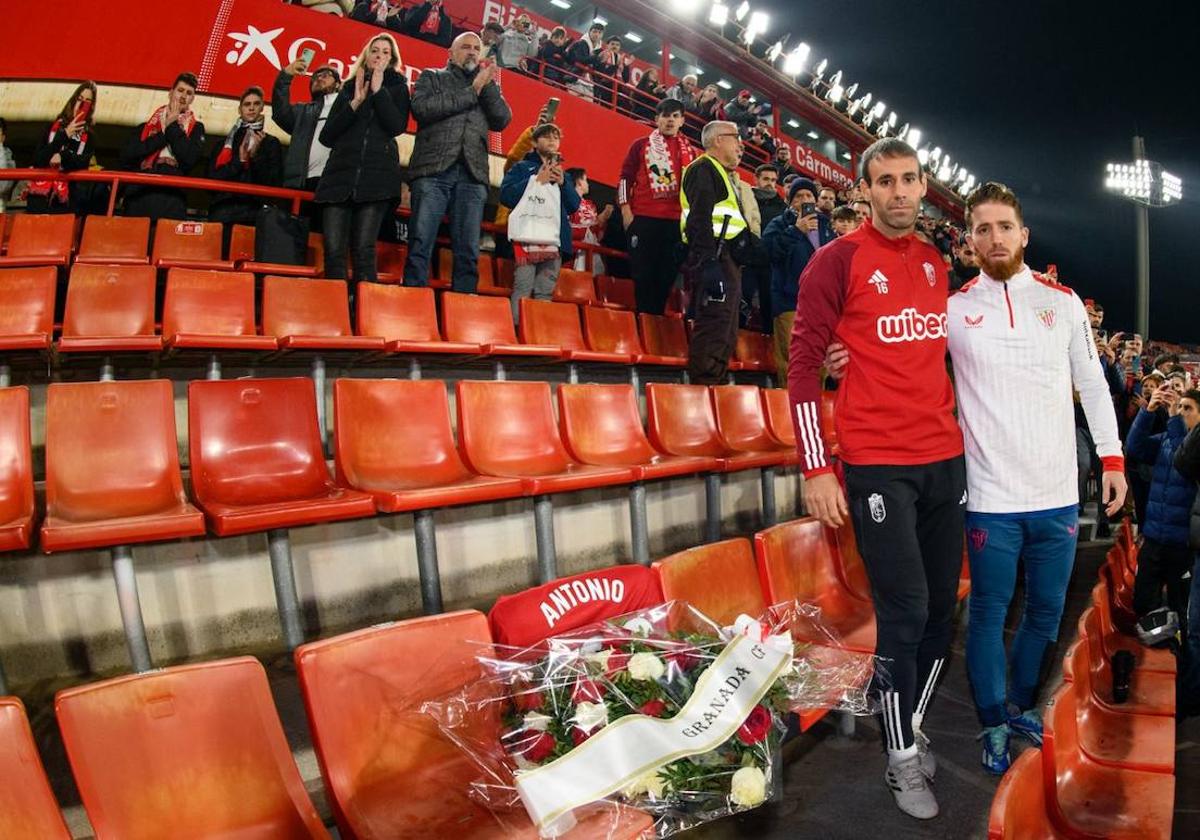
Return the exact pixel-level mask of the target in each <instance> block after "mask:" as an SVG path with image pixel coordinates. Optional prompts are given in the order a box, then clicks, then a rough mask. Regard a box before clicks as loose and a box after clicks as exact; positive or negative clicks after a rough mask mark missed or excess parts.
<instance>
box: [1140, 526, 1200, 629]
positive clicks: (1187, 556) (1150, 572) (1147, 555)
mask: <svg viewBox="0 0 1200 840" xmlns="http://www.w3.org/2000/svg"><path fill="white" fill-rule="evenodd" d="M1137 559H1138V570H1137V578H1135V579H1134V582H1133V611H1134V612H1135V613H1137V617H1138V618H1141V617H1142V616H1144V615H1146V613H1149V612H1153V611H1154V610H1156V609H1158V608H1159V607H1161V606H1163V589H1164V587H1165V588H1166V590H1167V603H1166V606H1167V607H1168V609H1172V610H1174V611H1175V612H1176V613H1177V614H1178V615H1179V620H1180V621H1184V620H1185V619H1186V618H1187V610H1188V595H1189V593H1190V592H1191V586H1192V579H1191V577H1190V576H1188V577H1185V575H1188V573H1189V572H1191V571H1192V561H1193V560H1194V559H1195V555H1194V554H1193V553H1192V550H1191V549H1190V548H1188V547H1187V546H1186V545H1167V544H1165V543H1160V542H1158V541H1157V540H1152V539H1150V538H1149V537H1146V538H1145V539H1144V540H1142V547H1141V548H1140V549H1138V558H1137Z"/></svg>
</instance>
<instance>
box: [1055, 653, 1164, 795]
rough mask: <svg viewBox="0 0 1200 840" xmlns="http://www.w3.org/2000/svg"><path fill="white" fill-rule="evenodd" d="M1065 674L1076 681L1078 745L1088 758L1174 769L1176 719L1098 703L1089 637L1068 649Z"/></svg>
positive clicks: (1147, 768) (1152, 769) (1154, 770)
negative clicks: (1141, 713) (1089, 653)
mask: <svg viewBox="0 0 1200 840" xmlns="http://www.w3.org/2000/svg"><path fill="white" fill-rule="evenodd" d="M1063 678H1064V679H1065V680H1068V681H1070V682H1073V683H1074V685H1075V700H1076V703H1077V705H1078V708H1079V716H1078V720H1077V723H1078V726H1079V745H1080V748H1081V749H1082V750H1083V752H1084V753H1085V754H1086V755H1087V757H1088V758H1090V759H1092V760H1093V761H1096V762H1099V763H1100V764H1107V765H1111V766H1113V767H1128V768H1130V769H1132V770H1145V771H1147V772H1151V773H1174V772H1175V721H1174V720H1172V719H1171V718H1167V717H1161V716H1155V715H1138V714H1127V713H1125V712H1120V711H1114V709H1113V708H1112V707H1107V706H1102V705H1100V704H1099V703H1097V702H1096V700H1095V689H1094V687H1093V686H1092V669H1091V667H1090V662H1089V659H1088V649H1087V639H1079V640H1077V641H1076V642H1075V644H1073V645H1072V646H1071V649H1070V650H1068V651H1067V655H1066V656H1065V657H1064V658H1063ZM1134 679H1136V677H1134ZM1117 708H1120V707H1119V706H1118V707H1117Z"/></svg>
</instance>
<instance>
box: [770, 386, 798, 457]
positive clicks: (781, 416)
mask: <svg viewBox="0 0 1200 840" xmlns="http://www.w3.org/2000/svg"><path fill="white" fill-rule="evenodd" d="M762 401H763V412H764V415H765V417H766V419H767V431H768V432H769V433H770V434H771V436H772V437H774V438H775V439H776V440H778V441H780V442H781V443H784V444H786V445H787V446H789V447H791V448H792V449H795V448H796V426H795V425H794V424H793V423H792V403H791V400H790V398H789V397H788V392H787V389H786V388H763V389H762ZM796 454H797V463H799V452H798V451H797V453H796Z"/></svg>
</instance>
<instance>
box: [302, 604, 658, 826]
mask: <svg viewBox="0 0 1200 840" xmlns="http://www.w3.org/2000/svg"><path fill="white" fill-rule="evenodd" d="M490 642H491V636H490V634H489V632H488V624H487V619H486V618H484V616H483V615H481V614H480V613H478V612H475V611H473V610H471V611H464V612H455V613H445V614H443V615H436V616H428V617H425V618H415V619H411V620H408V621H402V622H397V623H395V624H388V625H382V626H378V627H371V628H368V629H365V630H359V631H357V632H354V633H347V634H346V635H344V636H335V637H334V638H331V639H325V640H322V641H319V642H314V643H312V644H308V645H304V646H303V647H301V648H299V649H297V650H296V670H297V672H298V674H299V676H300V687H301V690H302V691H303V694H304V705H305V708H306V710H307V711H308V719H309V723H310V725H311V727H312V733H313V747H314V749H315V750H316V753H317V760H318V762H319V763H320V765H321V773H322V776H323V778H324V779H325V786H326V789H327V790H328V791H329V799H330V807H331V809H332V810H333V814H334V818H335V819H336V820H337V825H338V831H339V832H340V834H341V836H342V838H344V840H394V839H395V838H414V840H415V838H443V837H444V838H452V837H461V838H464V840H465V838H471V840H476V838H479V840H501V838H504V840H536V838H537V830H536V829H535V828H534V827H533V825H532V824H531V823H530V822H529V819H528V818H527V817H526V816H525V815H524V813H523V812H522V811H521V810H520V809H514V810H512V811H507V812H502V813H493V812H491V811H489V810H487V809H486V808H484V807H483V806H482V805H480V804H479V803H478V802H477V801H476V800H475V799H474V798H472V797H471V796H469V795H468V794H469V791H470V788H471V783H472V782H474V781H475V780H477V779H478V778H479V773H480V771H479V767H478V765H476V764H475V763H474V762H472V761H471V760H469V759H468V758H467V756H466V753H464V752H463V751H462V750H461V749H460V748H459V747H458V746H457V745H456V744H455V743H453V742H452V741H450V740H449V739H447V738H446V737H445V736H444V735H442V733H441V731H440V730H439V729H438V726H437V724H436V723H435V721H434V719H433V718H432V717H430V716H428V715H425V714H422V713H421V711H420V710H421V705H422V704H423V703H424V702H426V701H428V700H434V699H438V698H440V697H442V696H444V695H446V694H449V693H451V692H454V691H457V690H459V689H461V688H463V687H465V686H468V685H470V684H471V683H473V682H475V681H476V680H478V679H479V678H480V677H481V676H482V671H481V669H480V666H479V663H478V662H477V661H476V657H477V656H482V655H487V653H488V652H489V651H490V649H491V648H490ZM478 723H479V726H480V727H481V728H480V729H478V730H476V731H475V732H473V733H472V735H471V737H472V739H474V738H476V737H478V738H479V739H481V741H483V742H486V741H488V740H491V739H495V741H496V746H497V749H499V721H498V720H495V719H490V718H488V717H486V716H480V717H479V718H478ZM613 816H616V817H617V818H618V820H619V822H618V823H617V826H616V828H615V830H613V831H612V832H611V833H609V831H608V830H607V829H608V828H609V823H610V820H611V819H612V817H613ZM576 817H577V818H578V819H579V824H578V825H577V826H576V827H575V828H574V829H572V831H571V832H570V836H571V837H572V838H574V837H576V836H577V835H578V837H579V838H580V840H600V839H601V838H612V840H634V838H637V837H641V836H643V835H642V833H643V832H644V831H647V830H648V829H650V828H651V826H652V821H651V820H650V818H649V817H648V816H647V815H645V814H643V813H641V812H639V811H635V810H633V809H629V808H625V809H621V811H620V812H619V813H618V814H616V815H613V814H612V813H611V812H610V811H609V810H608V809H607V808H600V809H597V810H594V811H590V810H588V809H581V810H580V811H577V812H576Z"/></svg>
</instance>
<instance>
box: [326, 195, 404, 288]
mask: <svg viewBox="0 0 1200 840" xmlns="http://www.w3.org/2000/svg"><path fill="white" fill-rule="evenodd" d="M322 206H323V207H324V208H325V215H324V219H323V221H324V223H325V276H326V277H332V278H338V279H344V278H345V277H346V250H347V247H348V248H349V250H350V259H351V260H352V261H353V263H354V282H355V283H361V282H362V281H364V280H366V281H369V282H372V283H373V282H375V281H376V280H378V279H379V270H378V267H377V265H376V262H375V243H376V242H377V241H378V240H379V228H380V226H381V225H382V224H383V219H384V216H386V215H387V211H388V208H390V207H391V206H392V202H391V201H390V200H385V201H366V202H361V203H359V202H351V201H347V202H345V203H343V204H325V205H322Z"/></svg>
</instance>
